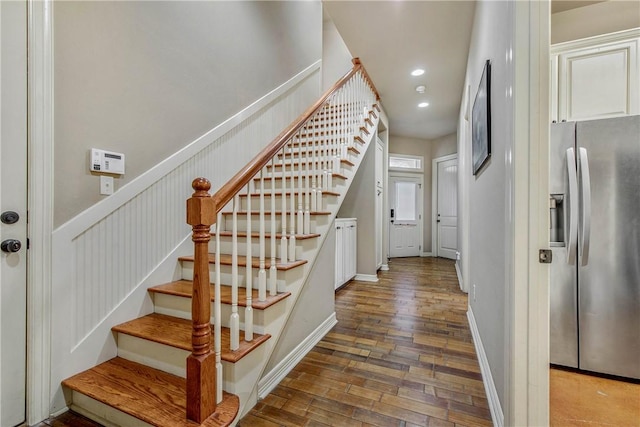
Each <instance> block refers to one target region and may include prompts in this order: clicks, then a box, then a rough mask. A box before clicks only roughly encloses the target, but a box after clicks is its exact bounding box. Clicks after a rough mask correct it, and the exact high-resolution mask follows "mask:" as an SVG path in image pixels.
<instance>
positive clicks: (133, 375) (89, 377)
mask: <svg viewBox="0 0 640 427" xmlns="http://www.w3.org/2000/svg"><path fill="white" fill-rule="evenodd" d="M62 384H63V385H64V386H65V387H68V388H70V389H72V390H75V391H77V392H79V393H82V394H84V395H86V396H89V397H90V398H92V399H95V400H97V401H99V402H101V403H104V404H106V405H109V406H112V407H114V408H116V409H118V410H120V411H122V412H125V413H127V414H129V415H131V416H133V417H135V418H138V419H140V420H142V421H144V422H146V423H149V424H152V425H154V426H159V427H160V426H162V427H197V426H198V424H196V423H194V422H192V421H188V420H187V418H186V395H187V393H186V380H185V379H184V378H180V377H178V376H175V375H172V374H168V373H166V372H162V371H159V370H157V369H153V368H150V367H148V366H144V365H141V364H139V363H135V362H131V361H128V360H125V359H122V358H120V357H116V358H114V359H111V360H109V361H107V362H104V363H102V364H100V365H98V366H96V367H94V368H91V369H89V370H87V371H84V372H81V373H79V374H77V375H74V376H72V377H71V378H68V379H66V380H64V381H63V382H62ZM239 408H240V400H239V399H238V396H235V395H233V394H229V393H226V392H223V396H222V402H220V403H219V404H218V406H217V408H216V412H215V413H214V414H213V415H211V417H209V418H207V419H206V420H205V421H204V423H202V424H200V426H201V427H219V426H227V425H230V424H231V423H232V422H233V420H234V419H235V418H236V416H237V414H238V410H239Z"/></svg>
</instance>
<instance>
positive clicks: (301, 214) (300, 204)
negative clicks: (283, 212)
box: [291, 130, 315, 259]
mask: <svg viewBox="0 0 640 427" xmlns="http://www.w3.org/2000/svg"><path fill="white" fill-rule="evenodd" d="M314 133H315V130H313V131H312V134H314ZM291 157H293V153H291ZM304 161H306V159H305V160H303V159H302V141H301V139H299V140H298V212H297V217H296V219H297V221H296V222H297V224H296V225H297V227H296V231H297V233H298V234H304V210H303V207H304V206H303V202H304V200H303V192H304V183H303V181H302V165H303V162H304ZM294 259H295V257H294Z"/></svg>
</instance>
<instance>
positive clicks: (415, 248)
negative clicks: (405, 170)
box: [389, 176, 422, 258]
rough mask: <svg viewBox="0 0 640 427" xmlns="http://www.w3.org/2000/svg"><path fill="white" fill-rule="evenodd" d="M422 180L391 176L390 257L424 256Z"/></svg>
mask: <svg viewBox="0 0 640 427" xmlns="http://www.w3.org/2000/svg"><path fill="white" fill-rule="evenodd" d="M421 187H422V184H421V179H420V178H419V177H403V176H393V177H389V207H390V209H391V212H390V225H389V257H390V258H397V257H412V256H420V251H421V248H420V246H421V241H422V238H421V237H422V227H421V222H422V218H421V216H422V215H421V213H420V212H421V209H420V207H421V197H420V194H421V192H422V188H421Z"/></svg>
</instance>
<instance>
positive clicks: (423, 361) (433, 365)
mask: <svg viewBox="0 0 640 427" xmlns="http://www.w3.org/2000/svg"><path fill="white" fill-rule="evenodd" d="M390 267H391V270H390V271H388V272H381V273H380V274H379V278H380V280H379V282H378V283H370V282H357V281H353V282H350V283H349V284H348V285H347V286H345V287H344V288H343V289H341V290H339V291H338V292H337V293H336V314H337V317H338V325H336V326H335V327H334V329H333V330H332V331H331V332H330V333H329V334H327V336H326V337H325V338H324V339H323V340H322V341H321V342H320V343H319V344H318V345H317V346H316V347H315V348H314V349H313V350H312V351H311V352H310V353H309V354H308V355H307V356H306V357H305V358H304V359H303V360H302V362H301V363H300V364H298V366H296V368H295V369H294V370H293V371H292V372H291V373H290V374H289V375H288V376H287V377H286V378H285V379H284V380H283V381H282V382H281V383H280V384H279V385H278V386H277V387H276V388H275V389H274V390H273V392H272V393H271V394H269V395H268V396H267V397H266V398H265V399H263V400H262V401H260V402H259V403H258V404H257V405H256V406H255V407H254V408H253V409H252V410H251V412H250V413H249V414H247V415H246V416H245V417H244V418H243V419H242V420H241V421H240V423H239V424H238V425H239V426H243V427H249V426H265V427H269V426H326V425H334V426H370V425H375V426H384V427H387V426H454V425H455V426H463V425H464V426H478V425H480V426H490V425H491V416H490V413H489V409H488V406H487V400H486V396H485V392H484V387H483V384H482V378H481V375H480V369H479V366H478V362H477V358H476V354H475V350H474V346H473V342H472V340H471V333H470V331H469V326H468V323H467V317H466V311H467V296H466V294H464V293H463V292H461V291H460V289H459V287H458V281H457V278H456V273H455V268H454V264H453V261H449V260H443V259H434V258H405V259H394V260H393V262H392V263H391V264H390Z"/></svg>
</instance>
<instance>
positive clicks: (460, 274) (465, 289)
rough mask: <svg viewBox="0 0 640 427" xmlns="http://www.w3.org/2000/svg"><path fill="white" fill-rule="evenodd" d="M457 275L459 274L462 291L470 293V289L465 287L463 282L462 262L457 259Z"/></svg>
mask: <svg viewBox="0 0 640 427" xmlns="http://www.w3.org/2000/svg"><path fill="white" fill-rule="evenodd" d="M456 275H457V276H458V284H459V285H460V289H461V290H462V292H465V293H467V294H468V293H469V290H468V289H467V288H465V287H464V283H463V282H462V271H460V264H459V263H458V261H456Z"/></svg>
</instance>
